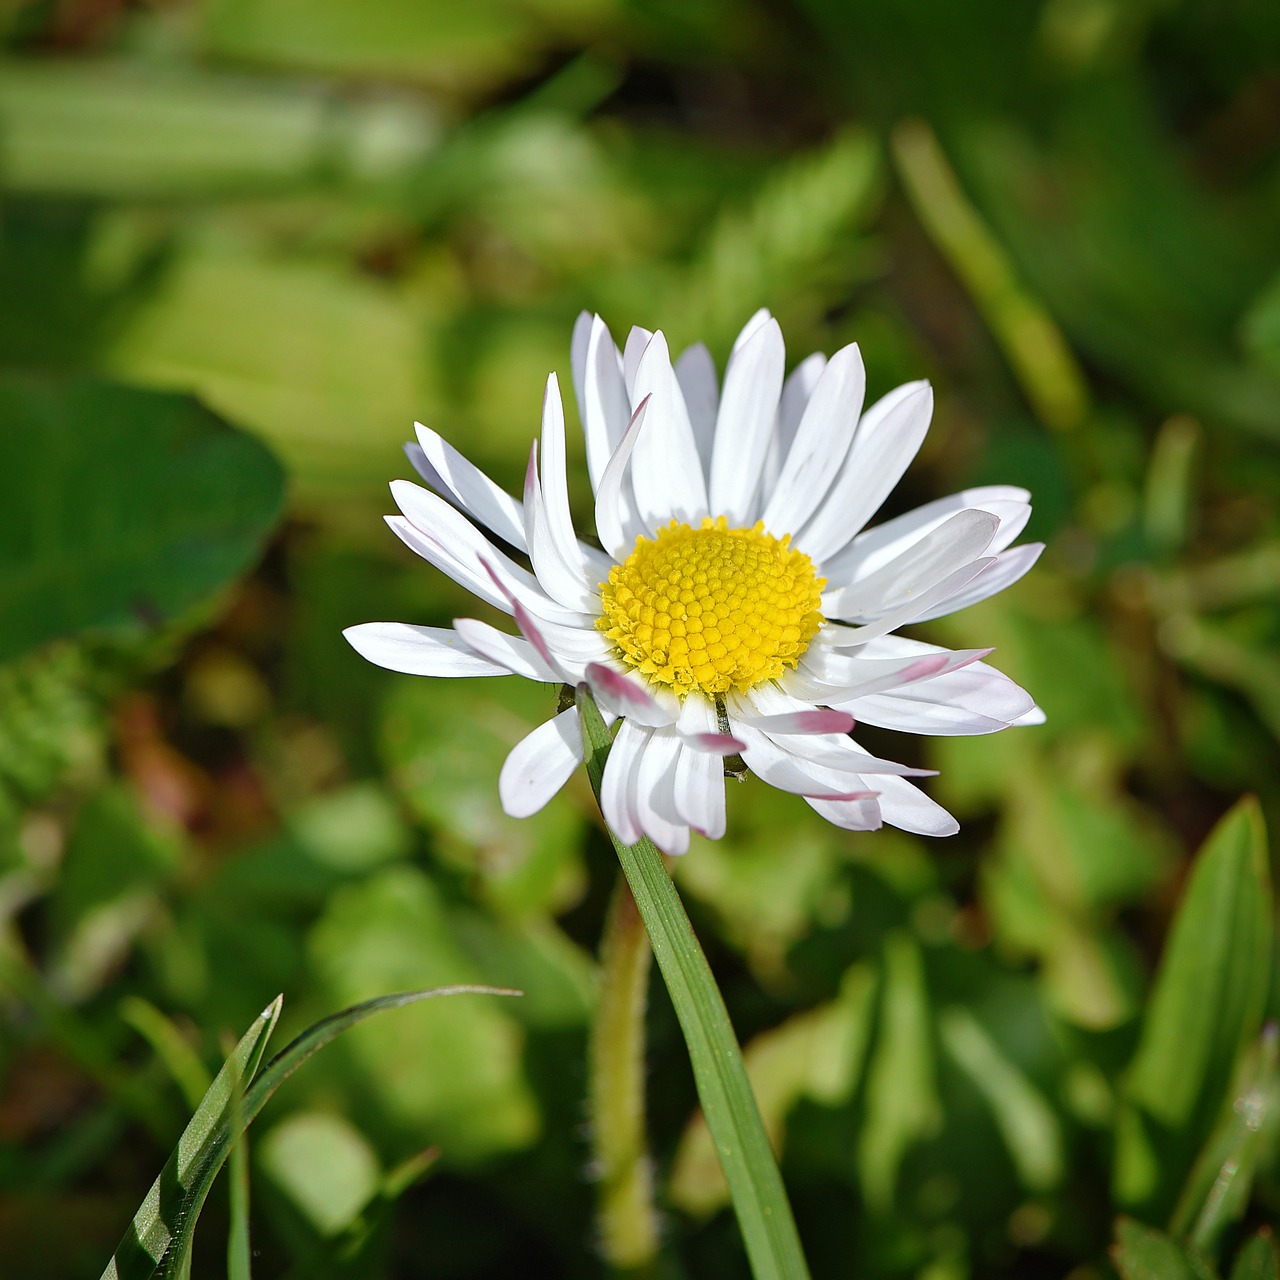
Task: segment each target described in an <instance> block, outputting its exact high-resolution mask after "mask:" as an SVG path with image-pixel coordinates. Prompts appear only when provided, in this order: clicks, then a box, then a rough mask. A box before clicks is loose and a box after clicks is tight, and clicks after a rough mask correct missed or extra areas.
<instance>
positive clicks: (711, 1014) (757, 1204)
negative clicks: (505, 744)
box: [577, 685, 809, 1280]
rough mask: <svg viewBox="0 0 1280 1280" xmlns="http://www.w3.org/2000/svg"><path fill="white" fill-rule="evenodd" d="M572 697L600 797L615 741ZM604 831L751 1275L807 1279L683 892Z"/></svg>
mask: <svg viewBox="0 0 1280 1280" xmlns="http://www.w3.org/2000/svg"><path fill="white" fill-rule="evenodd" d="M577 701H578V715H579V717H580V719H581V722H582V735H583V743H584V746H585V749H586V761H587V772H588V774H589V775H590V778H591V785H592V787H593V788H594V789H595V792H596V796H597V798H599V795H600V785H601V782H602V780H603V778H604V765H605V760H606V759H607V758H608V755H609V748H610V747H611V746H612V739H611V738H610V736H609V731H608V730H607V729H606V728H605V724H604V721H603V719H601V716H600V712H599V710H598V709H597V707H596V704H595V702H594V700H593V699H592V697H591V694H590V692H589V691H588V689H587V688H586V686H585V685H583V686H581V687H580V688H579V689H578V695H577ZM609 834H610V838H611V839H612V840H613V845H614V848H615V849H616V850H617V852H618V859H619V861H620V862H621V863H622V870H623V873H624V874H625V875H626V877H627V883H628V884H629V885H630V886H631V892H632V894H633V895H634V896H635V900H636V906H637V907H639V909H640V915H641V917H642V918H643V920H644V925H645V929H646V930H647V932H648V934H649V941H650V943H651V944H652V946H653V954H654V957H655V958H656V959H657V961H658V968H659V969H660V970H661V972H662V977H663V981H664V982H665V983H666V985H667V991H668V993H669V994H670V996H671V1003H672V1004H673V1005H674V1006H675V1010H676V1017H677V1018H678V1019H679V1020H680V1029H681V1030H682V1031H683V1032H684V1038H685V1044H686V1045H687V1046H688V1049H689V1060H690V1062H691V1064H692V1066H693V1075H694V1080H695V1082H696V1084H697V1087H698V1097H699V1099H700V1100H701V1102H702V1110H703V1112H704V1114H705V1115H706V1117H707V1125H708V1127H709V1128H710V1130H711V1135H712V1137H713V1138H714V1140H715V1144H716V1151H717V1154H718V1155H719V1157H720V1165H721V1168H722V1169H723V1170H724V1175H725V1179H726V1180H727V1181H728V1183H729V1193H730V1195H731V1197H732V1198H733V1208H734V1212H735V1214H736V1215H737V1218H738V1226H739V1228H740V1229H741V1231H742V1236H743V1240H744V1243H745V1244H746V1248H747V1256H748V1258H749V1259H750V1262H751V1271H752V1274H753V1275H754V1276H755V1277H756V1280H774V1278H775V1277H777V1278H781V1277H788V1278H790V1280H806V1278H807V1277H808V1274H809V1269H808V1267H807V1266H806V1265H805V1261H804V1254H803V1253H802V1252H801V1250H800V1240H799V1237H798V1236H797V1234H796V1228H795V1221H794V1219H793V1218H792V1216H791V1206H790V1204H788V1202H787V1195H786V1190H785V1188H784V1187H783V1185H782V1176H781V1174H779V1172H778V1165H777V1161H776V1160H775V1159H774V1156H773V1151H772V1150H771V1148H770V1146H769V1139H768V1136H767V1135H766V1133H765V1129H764V1124H763V1122H762V1121H761V1119H760V1111H759V1109H758V1108H757V1106H756V1100H755V1097H754V1095H753V1094H752V1092H751V1082H750V1080H749V1079H748V1078H747V1071H746V1067H745V1066H744V1065H743V1062H742V1053H741V1051H740V1050H739V1048H738V1041H737V1038H736V1037H735V1035H734V1032H733V1025H732V1023H730V1021H729V1014H728V1011H727V1010H726V1009H725V1007H724V1000H723V999H722V998H721V996H720V990H719V988H718V987H717V986H716V982H715V978H714V977H713V976H712V974H711V969H710V967H709V966H708V964H707V958H706V956H705V955H704V954H703V951H702V948H701V946H699V944H698V939H697V937H696V936H695V934H694V932H693V926H692V925H691V924H690V923H689V917H688V915H687V914H686V913H685V909H684V905H683V904H682V903H681V901H680V895H679V894H678V893H677V892H676V888H675V885H674V884H672V882H671V877H670V876H669V875H668V874H667V869H666V867H665V866H664V864H663V861H662V855H661V854H660V853H659V852H658V850H657V849H656V848H655V847H654V845H653V843H652V842H651V841H649V840H648V839H642V840H641V841H640V842H639V843H637V844H633V845H627V844H623V843H622V842H621V841H620V840H619V839H618V838H617V837H616V836H615V835H614V834H613V832H612V830H611V831H610V833H609Z"/></svg>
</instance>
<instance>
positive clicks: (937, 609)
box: [916, 542, 1044, 622]
mask: <svg viewBox="0 0 1280 1280" xmlns="http://www.w3.org/2000/svg"><path fill="white" fill-rule="evenodd" d="M1043 550H1044V543H1043V542H1027V543H1024V544H1023V545H1022V546H1020V547H1013V548H1012V549H1011V550H1009V551H1002V552H1001V553H1000V554H999V555H998V556H996V557H995V559H994V560H993V561H992V562H991V564H990V565H989V566H988V567H987V568H986V569H984V570H983V571H982V573H980V574H979V575H978V576H977V577H976V578H973V579H972V580H971V581H969V582H967V583H966V584H965V585H964V586H963V587H962V588H961V589H960V590H958V591H956V592H955V594H954V595H950V596H947V597H946V598H945V599H943V600H940V601H939V602H938V603H937V604H936V605H934V606H932V607H931V608H930V609H929V610H928V611H927V612H925V613H922V614H920V616H919V617H918V618H917V619H916V621H917V622H928V621H929V620H930V619H931V618H941V617H943V616H944V615H945V614H948V613H959V612H960V610H961V609H967V608H968V607H969V606H970V605H971V604H977V603H978V601H979V600H986V599H987V598H988V597H990V596H993V595H995V594H996V593H997V592H999V591H1003V590H1004V589H1005V587H1011V586H1012V585H1013V584H1014V583H1015V582H1017V581H1018V579H1019V578H1021V577H1022V575H1023V574H1024V573H1026V572H1027V570H1029V569H1030V568H1031V566H1032V565H1034V564H1035V562H1036V561H1037V560H1039V559H1040V553H1041V552H1042V551H1043Z"/></svg>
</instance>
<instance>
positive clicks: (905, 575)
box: [822, 511, 1000, 622]
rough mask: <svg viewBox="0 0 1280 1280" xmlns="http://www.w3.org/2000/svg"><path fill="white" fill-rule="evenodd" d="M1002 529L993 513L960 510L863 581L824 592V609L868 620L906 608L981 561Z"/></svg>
mask: <svg viewBox="0 0 1280 1280" xmlns="http://www.w3.org/2000/svg"><path fill="white" fill-rule="evenodd" d="M999 526H1000V521H999V519H998V518H997V517H996V516H993V515H992V514H991V512H989V511H957V512H956V514H955V515H953V516H951V517H949V518H948V519H947V520H946V521H945V522H944V523H943V524H941V525H939V527H938V528H937V529H935V530H933V532H932V533H928V534H926V535H925V536H924V537H923V538H921V539H920V541H919V542H917V543H915V544H914V545H913V546H910V547H908V548H907V549H906V550H905V551H903V552H902V554H901V555H899V556H898V557H897V558H896V559H893V560H890V561H889V563H888V564H886V565H884V566H882V567H881V568H879V569H876V570H875V571H874V572H873V573H870V574H868V575H867V576H866V577H865V578H862V579H859V580H855V581H853V582H848V583H842V582H837V583H834V584H830V585H828V588H827V590H826V591H824V592H823V594H822V611H823V613H824V614H826V615H827V617H829V618H840V619H843V620H845V621H848V622H870V621H873V620H874V619H876V618H879V617H882V616H883V615H884V614H886V613H888V612H889V611H890V610H892V609H894V608H898V607H901V606H903V605H908V604H910V603H911V602H912V601H913V600H915V599H918V598H920V597H922V596H924V595H925V594H926V593H927V592H928V591H930V590H931V589H932V588H933V587H935V586H936V585H937V584H938V583H939V582H942V581H943V580H944V579H946V578H948V577H949V576H950V575H951V574H953V573H954V572H955V571H956V570H957V569H960V568H962V567H963V566H965V565H967V564H969V563H971V562H972V561H974V560H976V559H978V557H979V556H981V555H982V554H983V552H985V551H986V549H987V548H988V547H989V546H990V545H991V539H992V538H993V537H994V536H995V532H996V530H997V529H998V528H999ZM828 582H829V583H830V580H828ZM916 616H917V617H918V616H919V614H918V613H917V615H916Z"/></svg>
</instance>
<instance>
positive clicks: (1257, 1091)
mask: <svg viewBox="0 0 1280 1280" xmlns="http://www.w3.org/2000/svg"><path fill="white" fill-rule="evenodd" d="M1278 1112H1280V1033H1278V1032H1277V1028H1276V1027H1275V1026H1274V1025H1272V1024H1269V1025H1268V1026H1267V1027H1265V1028H1264V1029H1263V1032H1262V1036H1261V1038H1260V1039H1259V1041H1258V1043H1257V1044H1256V1045H1254V1046H1252V1048H1251V1051H1250V1052H1249V1053H1248V1054H1247V1055H1246V1057H1245V1059H1244V1061H1243V1064H1242V1066H1241V1069H1240V1072H1239V1078H1238V1080H1237V1082H1236V1086H1235V1088H1234V1089H1232V1091H1231V1095H1230V1097H1229V1100H1228V1104H1227V1105H1226V1106H1225V1107H1224V1108H1223V1110H1222V1118H1221V1119H1220V1120H1219V1122H1218V1127H1217V1128H1216V1129H1215V1130H1214V1132H1213V1134H1212V1135H1211V1136H1210V1138H1209V1141H1208V1143H1206V1145H1205V1148H1204V1150H1203V1151H1202V1152H1201V1153H1200V1158H1199V1159H1198V1160H1197V1161H1196V1163H1195V1167H1194V1168H1193V1169H1192V1171H1191V1176H1190V1177H1189V1178H1188V1179H1187V1184H1186V1186H1185V1187H1184V1188H1183V1191H1182V1195H1181V1197H1180V1198H1179V1200H1178V1206H1177V1208H1176V1209H1175V1210H1174V1214H1173V1218H1172V1220H1171V1221H1170V1224H1169V1225H1170V1230H1171V1231H1172V1232H1173V1233H1174V1234H1175V1235H1177V1236H1180V1237H1184V1238H1186V1239H1189V1240H1190V1241H1191V1242H1192V1243H1193V1244H1194V1245H1196V1246H1197V1247H1198V1248H1201V1249H1206V1250H1207V1249H1212V1248H1213V1247H1214V1246H1215V1245H1216V1244H1217V1241H1218V1237H1219V1236H1220V1235H1221V1234H1222V1232H1223V1231H1224V1230H1225V1229H1226V1228H1227V1227H1228V1226H1230V1225H1231V1223H1233V1222H1235V1221H1236V1220H1237V1219H1238V1218H1240V1217H1241V1215H1242V1214H1243V1213H1244V1211H1245V1208H1246V1206H1247V1205H1248V1202H1249V1192H1250V1189H1251V1188H1252V1186H1253V1179H1254V1176H1255V1174H1256V1173H1257V1170H1258V1165H1259V1163H1261V1162H1262V1161H1264V1160H1266V1159H1267V1157H1268V1154H1269V1153H1270V1152H1271V1151H1273V1150H1274V1148H1275V1140H1276V1130H1277V1123H1278V1122H1280V1114H1278Z"/></svg>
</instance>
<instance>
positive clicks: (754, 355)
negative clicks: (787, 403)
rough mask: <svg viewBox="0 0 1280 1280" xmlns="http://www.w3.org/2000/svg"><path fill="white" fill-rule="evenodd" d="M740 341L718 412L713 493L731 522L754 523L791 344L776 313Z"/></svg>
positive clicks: (715, 506)
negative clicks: (786, 344)
mask: <svg viewBox="0 0 1280 1280" xmlns="http://www.w3.org/2000/svg"><path fill="white" fill-rule="evenodd" d="M743 333H744V335H745V333H746V330H744V331H743ZM739 342H740V343H741V345H740V346H737V347H735V348H734V351H733V354H732V355H731V356H730V357H729V367H728V368H727V369H726V370H725V375H724V393H723V394H722V395H721V397H720V412H719V413H718V414H717V415H716V438H715V447H714V448H713V450H712V454H711V477H710V494H709V497H710V505H711V509H712V510H713V511H714V512H715V514H716V515H724V516H727V517H728V519H729V523H730V524H731V525H749V524H750V523H751V522H752V513H753V512H754V511H755V499H756V491H757V489H758V488H759V486H760V473H761V471H762V470H763V468H764V458H765V453H766V451H767V450H768V447H769V437H770V436H771V435H772V433H773V424H774V420H775V418H776V416H777V412H778V400H779V396H780V395H781V393H782V371H783V365H784V363H785V361H786V349H785V347H784V346H783V342H782V330H781V329H779V328H778V322H777V321H776V320H774V319H773V318H772V317H769V318H767V319H765V320H764V321H762V322H761V323H760V325H759V326H758V328H756V329H755V330H754V331H753V332H752V334H751V336H750V337H746V338H745V339H744V338H740V339H739Z"/></svg>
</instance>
